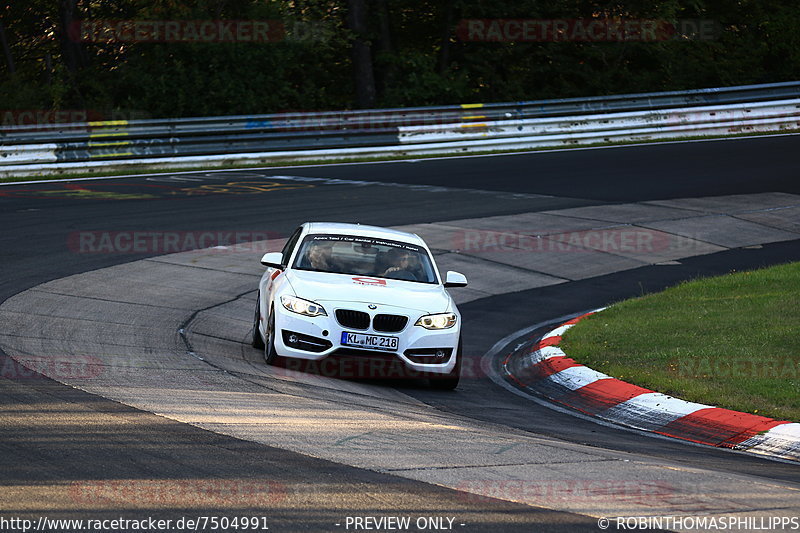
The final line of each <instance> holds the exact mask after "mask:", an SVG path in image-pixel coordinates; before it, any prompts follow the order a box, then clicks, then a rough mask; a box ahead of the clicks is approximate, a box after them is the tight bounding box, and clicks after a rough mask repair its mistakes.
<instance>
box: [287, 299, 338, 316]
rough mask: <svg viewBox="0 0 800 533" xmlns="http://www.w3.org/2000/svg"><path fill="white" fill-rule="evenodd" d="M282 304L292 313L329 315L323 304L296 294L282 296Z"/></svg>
mask: <svg viewBox="0 0 800 533" xmlns="http://www.w3.org/2000/svg"><path fill="white" fill-rule="evenodd" d="M281 304H283V306H284V307H285V308H286V309H288V310H289V311H291V312H292V313H298V314H301V315H306V316H328V313H326V312H325V309H324V308H323V307H322V306H321V305H319V304H317V303H314V302H312V301H309V300H303V299H302V298H298V297H296V296H289V295H284V296H281Z"/></svg>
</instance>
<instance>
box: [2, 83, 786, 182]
mask: <svg viewBox="0 0 800 533" xmlns="http://www.w3.org/2000/svg"><path fill="white" fill-rule="evenodd" d="M799 101H800V82H785V83H773V84H762V85H748V86H738V87H724V88H718V89H698V90H691V91H673V92H660V93H645V94H627V95H613V96H601V97H591V98H569V99H559V100H542V101H528V102H510V103H494V104H462V105H453V106H438V107H416V108H399V109H381V110H361V111H332V112H320V113H284V114H272V115H255V116H227V117H198V118H185V119H161V120H136V121H107V122H84V123H70V124H52V125H30V126H27V125H26V126H9V127H3V128H0V175H12V174H17V175H19V174H20V173H30V172H33V171H34V167H37V169H38V171H39V172H46V171H53V172H58V171H67V170H69V171H72V172H74V171H80V170H81V168H85V169H91V168H98V167H108V166H111V165H112V164H116V165H117V166H121V165H122V166H125V165H124V164H127V166H130V165H143V164H144V165H147V164H148V162H150V163H152V164H161V163H168V162H171V163H172V166H182V164H183V163H186V164H189V165H197V164H199V163H200V161H206V162H208V163H213V162H215V161H216V162H219V161H225V162H230V161H232V160H237V161H246V160H248V159H257V160H259V161H261V160H269V159H276V160H290V159H303V158H306V159H307V158H310V157H314V156H315V155H316V156H318V157H317V158H319V159H330V158H347V157H359V156H364V155H367V156H375V155H389V154H392V153H399V154H400V155H402V154H406V153H408V154H410V153H442V152H444V151H447V150H450V151H455V152H458V151H476V149H482V150H493V149H516V148H533V147H541V146H555V145H570V144H585V143H587V142H604V141H614V140H650V139H657V138H665V137H669V136H672V137H675V136H677V135H680V136H685V135H719V134H726V133H737V132H750V131H752V132H756V131H776V130H780V129H797V128H800V122H798V120H799V118H798V111H799V110H800V107H798V105H797V103H798V102H799ZM465 143H466V144H465ZM481 147H482V148H481Z"/></svg>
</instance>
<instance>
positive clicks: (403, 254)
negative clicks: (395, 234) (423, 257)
mask: <svg viewBox="0 0 800 533" xmlns="http://www.w3.org/2000/svg"><path fill="white" fill-rule="evenodd" d="M386 261H387V263H388V265H389V266H388V267H387V268H385V269H384V270H382V271H379V272H378V274H377V275H378V276H379V277H384V278H391V277H399V276H391V275H390V274H392V273H395V272H400V271H405V272H408V273H409V274H411V275H412V276H413V277H414V279H416V277H417V276H416V274H415V273H414V260H413V258H412V257H411V253H410V252H409V251H408V250H401V249H399V248H392V249H391V250H389V251H388V252H386Z"/></svg>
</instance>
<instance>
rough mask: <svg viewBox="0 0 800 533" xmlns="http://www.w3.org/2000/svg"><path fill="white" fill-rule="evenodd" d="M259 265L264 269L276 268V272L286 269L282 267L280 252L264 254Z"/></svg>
mask: <svg viewBox="0 0 800 533" xmlns="http://www.w3.org/2000/svg"><path fill="white" fill-rule="evenodd" d="M261 264H262V265H264V266H265V267H270V268H277V269H278V270H283V269H284V268H286V266H285V265H283V254H282V253H280V252H268V253H266V254H264V257H262V258H261Z"/></svg>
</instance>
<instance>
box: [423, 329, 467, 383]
mask: <svg viewBox="0 0 800 533" xmlns="http://www.w3.org/2000/svg"><path fill="white" fill-rule="evenodd" d="M461 357H462V355H461V339H458V350H457V351H456V366H454V367H453V370H451V371H450V372H448V373H447V374H442V375H441V376H436V377H430V378H428V383H429V384H430V386H431V388H432V389H436V390H453V389H455V388H456V387H458V382H459V380H460V379H461Z"/></svg>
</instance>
